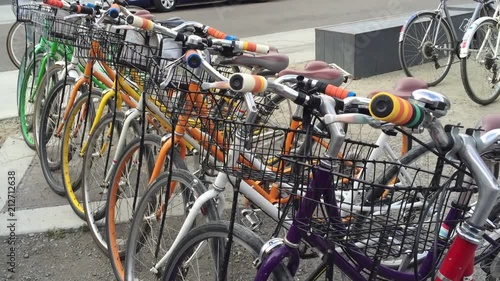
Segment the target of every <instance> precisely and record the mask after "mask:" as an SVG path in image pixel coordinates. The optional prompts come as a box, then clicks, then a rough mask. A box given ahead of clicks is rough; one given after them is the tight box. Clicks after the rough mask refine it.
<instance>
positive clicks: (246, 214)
mask: <svg viewBox="0 0 500 281" xmlns="http://www.w3.org/2000/svg"><path fill="white" fill-rule="evenodd" d="M241 215H242V218H241V222H242V223H243V225H244V226H245V227H247V228H249V229H250V230H252V231H255V230H256V229H257V228H259V227H260V226H261V225H262V219H261V218H260V217H259V215H258V214H257V212H255V211H254V210H252V209H243V210H242V211H241Z"/></svg>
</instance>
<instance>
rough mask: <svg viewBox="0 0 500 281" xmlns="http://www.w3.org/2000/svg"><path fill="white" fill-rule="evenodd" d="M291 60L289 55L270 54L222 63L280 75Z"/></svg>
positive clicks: (233, 58)
mask: <svg viewBox="0 0 500 281" xmlns="http://www.w3.org/2000/svg"><path fill="white" fill-rule="evenodd" d="M288 63H289V59H288V56H287V55H281V54H276V53H269V54H266V55H247V54H243V55H241V56H235V57H232V58H227V59H224V60H222V61H221V64H224V65H231V64H236V65H243V66H246V67H250V68H251V67H258V68H263V69H267V70H269V71H271V72H274V73H278V72H280V71H282V70H283V69H285V68H287V67H288Z"/></svg>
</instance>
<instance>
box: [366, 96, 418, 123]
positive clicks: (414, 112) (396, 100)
mask: <svg viewBox="0 0 500 281" xmlns="http://www.w3.org/2000/svg"><path fill="white" fill-rule="evenodd" d="M368 109H369V111H370V115H371V116H373V117H374V118H375V119H378V120H380V121H385V122H388V123H393V124H394V125H398V126H405V127H408V128H416V127H418V126H419V125H420V124H422V122H423V120H424V116H425V112H424V110H423V109H422V108H420V107H419V106H417V105H415V104H413V103H411V102H409V101H407V100H405V99H402V98H400V97H397V96H395V95H392V94H389V93H385V92H381V93H378V94H376V95H375V96H373V98H372V99H371V101H370V104H369V106H368Z"/></svg>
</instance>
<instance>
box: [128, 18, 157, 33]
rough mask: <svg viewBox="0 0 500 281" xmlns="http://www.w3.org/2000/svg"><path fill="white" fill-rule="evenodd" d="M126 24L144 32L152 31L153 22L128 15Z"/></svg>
mask: <svg viewBox="0 0 500 281" xmlns="http://www.w3.org/2000/svg"><path fill="white" fill-rule="evenodd" d="M127 23H128V24H130V25H132V26H135V27H137V28H141V29H144V30H153V28H154V25H155V24H154V22H152V21H150V20H148V19H143V18H141V17H138V16H134V15H130V16H128V17H127Z"/></svg>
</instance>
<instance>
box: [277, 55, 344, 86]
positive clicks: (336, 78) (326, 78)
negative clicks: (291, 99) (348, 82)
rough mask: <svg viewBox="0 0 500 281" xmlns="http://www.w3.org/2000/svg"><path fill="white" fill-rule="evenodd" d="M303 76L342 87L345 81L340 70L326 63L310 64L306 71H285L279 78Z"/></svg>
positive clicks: (305, 68)
mask: <svg viewBox="0 0 500 281" xmlns="http://www.w3.org/2000/svg"><path fill="white" fill-rule="evenodd" d="M289 74H291V75H302V76H304V77H306V78H310V79H315V80H319V81H321V82H324V83H328V84H332V85H335V86H340V85H341V84H342V82H343V81H344V75H343V74H342V72H341V71H340V70H338V69H334V68H332V67H330V66H329V65H328V64H327V63H326V62H324V61H311V62H308V63H307V64H306V65H305V66H304V69H299V70H293V69H285V70H283V71H281V72H280V73H279V76H283V75H289Z"/></svg>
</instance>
